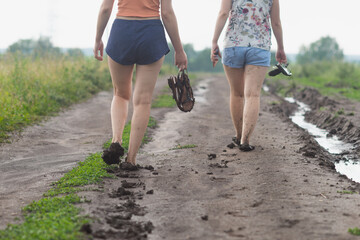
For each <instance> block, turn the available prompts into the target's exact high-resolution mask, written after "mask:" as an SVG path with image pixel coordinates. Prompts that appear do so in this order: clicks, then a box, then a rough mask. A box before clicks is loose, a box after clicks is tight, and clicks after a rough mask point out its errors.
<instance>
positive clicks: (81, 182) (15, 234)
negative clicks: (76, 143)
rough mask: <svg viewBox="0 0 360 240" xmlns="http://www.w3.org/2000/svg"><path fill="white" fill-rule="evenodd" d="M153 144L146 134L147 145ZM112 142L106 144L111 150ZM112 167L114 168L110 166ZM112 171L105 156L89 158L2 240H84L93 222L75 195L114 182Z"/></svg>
mask: <svg viewBox="0 0 360 240" xmlns="http://www.w3.org/2000/svg"><path fill="white" fill-rule="evenodd" d="M156 125H157V123H156V120H155V119H154V118H152V117H150V119H149V124H148V127H151V128H154V127H156ZM130 128H131V123H127V124H126V126H125V130H124V133H123V147H124V148H125V149H128V147H129V145H128V144H129V138H130V130H131V129H130ZM147 141H149V137H148V136H147V134H145V137H144V139H143V143H146V142H147ZM109 142H110V143H111V140H109V141H108V142H107V143H105V144H104V147H107V146H108V145H109V144H110V143H109ZM110 167H111V166H110ZM106 168H109V166H108V165H106V164H105V163H104V162H103V160H102V159H101V153H100V152H98V153H94V154H91V155H90V156H88V157H87V158H86V159H85V160H84V161H83V162H79V163H78V166H76V167H75V168H73V169H72V170H71V171H69V172H68V173H66V174H65V175H64V176H63V177H62V178H61V179H60V180H59V181H57V182H55V183H53V184H52V185H53V187H52V189H50V190H49V191H48V192H46V193H45V194H44V198H42V199H40V200H39V201H34V202H32V203H31V204H29V205H28V206H26V207H25V208H24V209H23V215H24V219H25V220H24V222H23V223H22V224H9V225H8V226H7V228H6V229H5V230H0V239H2V240H3V239H4V240H16V239H26V240H38V239H40V240H41V239H44V240H47V239H82V238H83V234H82V233H81V232H80V228H81V227H82V226H83V225H84V224H85V223H89V222H91V219H90V218H89V217H87V216H81V215H80V214H81V209H80V208H78V207H76V204H79V203H82V202H84V201H86V199H82V198H80V197H79V196H77V195H76V194H75V193H76V192H80V191H86V190H98V188H96V187H94V188H91V189H89V188H87V187H85V186H89V185H91V184H100V183H101V182H102V181H103V179H104V178H112V177H114V176H113V175H111V174H109V173H107V171H106Z"/></svg>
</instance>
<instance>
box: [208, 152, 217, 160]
mask: <svg viewBox="0 0 360 240" xmlns="http://www.w3.org/2000/svg"><path fill="white" fill-rule="evenodd" d="M215 158H216V154H215V153H209V154H208V160H213V159H215Z"/></svg>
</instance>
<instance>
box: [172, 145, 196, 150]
mask: <svg viewBox="0 0 360 240" xmlns="http://www.w3.org/2000/svg"><path fill="white" fill-rule="evenodd" d="M196 147H197V145H195V144H188V145H183V146H182V145H180V144H179V145H177V146H176V147H174V148H170V149H169V150H178V149H187V148H196Z"/></svg>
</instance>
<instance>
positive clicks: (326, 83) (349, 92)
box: [271, 61, 360, 101]
mask: <svg viewBox="0 0 360 240" xmlns="http://www.w3.org/2000/svg"><path fill="white" fill-rule="evenodd" d="M290 68H291V71H292V72H293V77H291V78H287V81H288V82H289V84H290V85H294V84H295V85H300V86H309V87H313V88H316V89H318V90H319V92H320V93H321V94H322V95H325V96H338V95H341V96H344V97H346V98H349V99H353V100H357V101H360V91H359V89H360V81H359V79H360V65H359V64H355V63H347V62H326V61H323V62H316V63H312V64H304V65H299V64H295V65H291V66H290ZM280 79H284V77H283V76H281V75H279V76H278V77H275V78H272V79H271V81H277V80H280ZM291 87H293V86H288V87H287V88H288V89H291ZM288 89H286V88H285V89H278V90H279V91H277V92H282V93H283V94H285V93H286V90H288Z"/></svg>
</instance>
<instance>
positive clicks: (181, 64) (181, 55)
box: [174, 51, 188, 70]
mask: <svg viewBox="0 0 360 240" xmlns="http://www.w3.org/2000/svg"><path fill="white" fill-rule="evenodd" d="M174 57H175V65H176V66H177V67H178V68H179V69H180V70H185V69H187V65H188V59H187V56H186V53H185V51H181V52H175V56H174Z"/></svg>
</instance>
